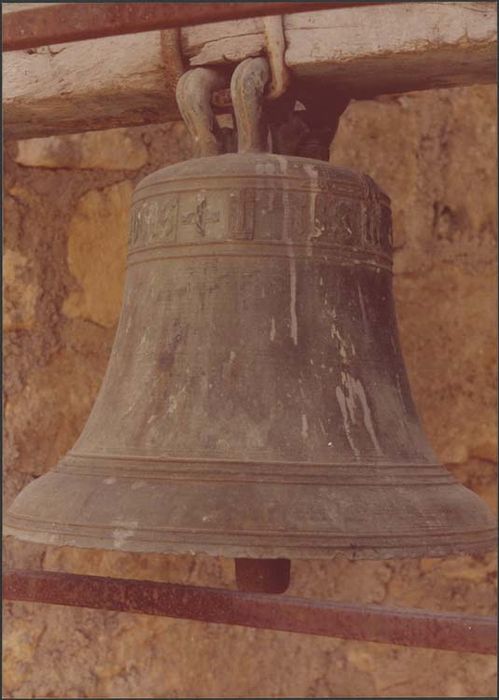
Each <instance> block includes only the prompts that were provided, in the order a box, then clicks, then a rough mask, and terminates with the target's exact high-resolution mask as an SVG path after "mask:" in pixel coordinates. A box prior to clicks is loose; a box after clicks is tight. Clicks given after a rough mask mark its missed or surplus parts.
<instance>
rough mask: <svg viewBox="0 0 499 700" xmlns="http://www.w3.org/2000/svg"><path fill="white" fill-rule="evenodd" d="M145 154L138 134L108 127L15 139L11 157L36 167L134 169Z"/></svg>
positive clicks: (142, 163)
mask: <svg viewBox="0 0 499 700" xmlns="http://www.w3.org/2000/svg"><path fill="white" fill-rule="evenodd" d="M147 157H148V154H147V148H146V147H145V145H144V144H143V142H142V141H141V140H140V138H139V136H138V134H134V133H133V132H132V131H127V130H126V129H109V130H108V131H88V132H86V133H84V134H67V135H66V134H64V135H62V136H49V137H47V138H41V139H27V140H25V141H18V142H17V154H16V156H15V160H16V162H17V163H19V164H20V165H27V166H30V167H36V168H82V169H90V170H98V169H100V170H137V169H139V168H142V167H143V166H144V165H145V164H146V163H147Z"/></svg>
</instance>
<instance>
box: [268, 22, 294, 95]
mask: <svg viewBox="0 0 499 700" xmlns="http://www.w3.org/2000/svg"><path fill="white" fill-rule="evenodd" d="M263 31H264V34H265V45H266V48H267V56H268V59H269V66H270V75H271V78H272V79H271V84H270V88H269V89H268V90H267V92H266V94H265V97H266V98H267V99H268V100H275V99H277V98H278V97H281V95H284V93H285V92H286V90H287V89H288V87H289V82H290V77H289V70H288V67H287V65H286V62H285V54H286V37H285V35H284V16H283V15H277V16H274V17H264V18H263Z"/></svg>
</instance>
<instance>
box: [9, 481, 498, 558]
mask: <svg viewBox="0 0 499 700" xmlns="http://www.w3.org/2000/svg"><path fill="white" fill-rule="evenodd" d="M436 468H437V469H439V470H442V468H441V467H440V468H438V467H436ZM442 471H443V470H442ZM4 534H5V535H7V536H9V535H12V536H15V537H17V538H19V539H22V540H27V541H31V542H38V543H44V544H50V545H59V546H62V545H65V546H74V547H84V548H101V549H110V550H119V551H129V552H142V553H163V554H208V555H212V556H224V557H233V558H266V559H272V558H287V559H322V558H328V559H329V558H334V557H344V558H347V559H392V558H415V557H442V556H447V555H451V554H476V553H482V552H486V551H490V550H493V549H494V548H495V547H496V543H497V534H496V524H495V520H494V518H493V516H492V514H491V513H490V512H489V510H488V509H487V507H486V506H485V504H484V503H483V502H482V501H481V499H480V498H479V497H478V496H477V495H476V494H474V493H473V492H471V491H469V490H468V489H466V488H465V487H464V486H462V485H460V484H458V483H456V482H453V481H452V480H448V481H446V480H444V481H442V482H440V483H431V480H429V481H428V479H427V480H426V482H425V481H423V482H422V483H419V484H417V483H406V484H405V485H403V484H399V485H395V486H394V485H392V486H391V487H390V488H387V486H386V484H383V483H380V484H379V485H373V483H371V484H369V485H366V486H364V487H363V488H362V489H359V488H358V487H354V488H352V485H351V484H345V483H343V485H341V483H338V484H337V485H336V486H333V485H331V484H329V485H327V484H326V485H324V484H323V483H322V484H321V483H315V484H313V483H308V484H299V483H295V484H290V483H287V484H282V483H279V481H277V482H274V483H272V482H269V481H267V482H263V483H262V482H259V481H254V482H251V483H248V482H247V481H239V482H238V481H237V480H232V481H231V480H227V479H225V480H224V478H223V477H219V479H218V480H216V479H206V480H204V481H203V480H202V479H200V478H199V475H195V476H194V477H189V476H188V475H187V474H186V475H185V476H184V478H177V479H174V478H154V479H153V478H150V477H149V478H143V479H140V478H137V477H123V476H120V475H117V474H116V473H114V474H113V475H112V476H108V477H107V478H102V477H97V476H96V475H92V474H91V473H89V474H87V475H83V474H73V473H65V472H64V471H62V470H61V469H59V470H55V471H54V472H51V473H48V474H46V475H44V476H42V477H40V478H39V479H36V480H35V481H33V482H32V483H31V484H30V485H29V486H27V487H26V488H25V489H24V490H23V491H22V492H21V494H19V496H18V497H17V498H16V500H15V501H14V503H13V504H12V506H11V508H10V509H9V511H8V512H7V514H6V517H5V525H4Z"/></svg>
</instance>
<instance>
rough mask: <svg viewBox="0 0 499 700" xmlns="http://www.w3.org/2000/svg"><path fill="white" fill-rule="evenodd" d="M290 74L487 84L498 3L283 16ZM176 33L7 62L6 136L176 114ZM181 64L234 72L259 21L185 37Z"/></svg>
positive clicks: (364, 91) (260, 40) (373, 88)
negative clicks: (222, 68)
mask: <svg viewBox="0 0 499 700" xmlns="http://www.w3.org/2000/svg"><path fill="white" fill-rule="evenodd" d="M284 27H285V35H286V42H287V50H286V62H287V64H288V66H289V69H290V72H291V75H292V78H293V79H294V80H295V81H298V82H303V81H306V83H307V84H311V85H312V84H316V85H321V86H323V87H324V89H325V90H335V89H342V90H345V89H346V90H348V91H349V92H351V94H352V95H353V96H354V97H357V98H366V97H373V96H376V95H382V94H389V93H398V92H407V91H411V90H423V89H430V88H438V87H452V86H458V85H469V84H473V83H491V82H494V81H495V79H496V43H497V22H496V5H495V3H493V2H474V3H463V2H454V3H450V2H446V3H442V2H435V3H424V4H422V3H400V4H398V5H387V6H372V7H365V8H346V9H337V10H323V11H320V12H310V13H299V14H292V15H286V16H285V18H284ZM174 37H175V35H174V34H173V33H171V32H168V33H167V32H148V33H144V34H135V35H128V36H118V37H112V38H105V39H95V40H91V41H85V42H78V43H73V44H61V45H58V46H54V47H44V48H42V49H34V50H31V51H14V52H11V53H7V54H5V55H4V57H3V59H4V69H3V77H4V88H3V107H4V129H5V132H4V133H5V135H6V137H10V138H30V137H34V136H45V135H50V134H57V133H64V132H78V131H86V130H95V129H105V128H110V127H116V126H132V125H139V124H147V123H154V122H155V123H158V122H164V121H169V120H174V119H179V113H178V110H177V107H176V103H175V97H174V92H175V83H176V80H177V79H178V76H179V75H180V73H181V71H182V59H181V58H180V57H179V52H178V51H176V50H175V39H174ZM180 45H181V49H182V54H183V61H184V64H185V66H188V65H192V66H198V65H226V66H227V68H228V69H229V70H231V69H233V68H234V66H235V64H236V63H237V62H239V61H241V60H242V59H244V58H247V57H249V56H257V55H260V54H262V53H263V52H264V51H265V46H264V32H263V21H262V19H261V18H255V19H248V20H239V21H231V22H223V23H218V24H207V25H202V26H198V27H189V28H185V29H183V30H181V32H180Z"/></svg>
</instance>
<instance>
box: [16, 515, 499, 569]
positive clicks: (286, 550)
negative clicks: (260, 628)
mask: <svg viewBox="0 0 499 700" xmlns="http://www.w3.org/2000/svg"><path fill="white" fill-rule="evenodd" d="M488 532H490V535H488V536H485V535H486V533H487V531H485V530H484V531H483V532H482V533H481V535H482V536H481V537H480V538H478V539H477V540H475V541H471V542H466V543H463V542H454V543H441V544H430V545H428V544H424V543H421V541H420V542H418V543H417V544H414V545H411V546H408V545H407V544H402V543H400V544H399V545H396V546H393V547H387V546H386V545H384V546H379V547H375V546H369V547H363V546H353V545H345V546H343V547H339V546H337V545H336V546H333V545H332V546H324V547H317V546H314V545H312V544H310V545H298V546H290V545H289V544H288V545H270V546H264V545H260V546H257V545H254V544H253V545H246V546H245V545H243V544H240V545H238V544H233V543H232V544H227V543H225V544H221V543H209V542H201V541H198V542H194V541H192V542H188V541H177V542H175V541H174V540H171V541H168V542H167V541H164V540H163V541H162V542H159V541H158V542H150V541H147V542H144V541H143V540H141V539H139V538H136V539H134V540H129V541H127V542H126V544H122V545H121V546H117V545H116V543H115V541H113V540H112V539H111V538H109V537H92V536H88V537H82V535H81V534H78V535H73V536H71V535H70V534H69V533H68V534H61V533H54V532H49V531H44V530H41V529H37V530H29V531H28V530H24V529H21V528H19V527H16V526H15V525H9V524H8V523H6V524H4V528H3V535H4V538H8V537H13V538H15V539H18V540H22V541H25V542H32V543H37V544H44V545H50V546H56V547H74V548H78V549H103V550H106V551H119V552H129V553H138V554H165V555H191V556H195V555H205V556H213V557H224V558H234V559H237V558H262V559H282V558H287V559H291V560H296V559H346V560H351V561H354V560H370V561H383V560H390V559H420V558H429V559H431V558H442V557H448V556H456V555H477V554H486V553H488V552H492V551H494V550H495V549H497V532H496V531H495V530H494V529H491V530H490V531H488Z"/></svg>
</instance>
